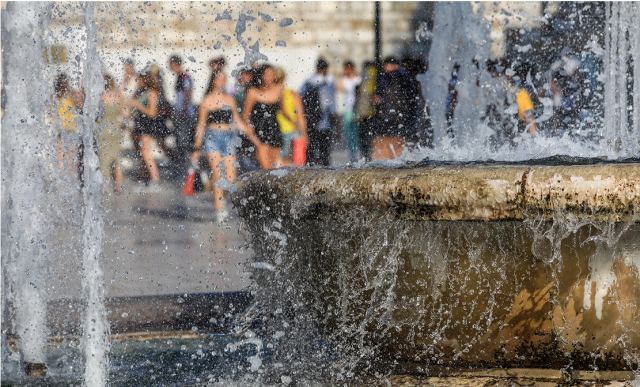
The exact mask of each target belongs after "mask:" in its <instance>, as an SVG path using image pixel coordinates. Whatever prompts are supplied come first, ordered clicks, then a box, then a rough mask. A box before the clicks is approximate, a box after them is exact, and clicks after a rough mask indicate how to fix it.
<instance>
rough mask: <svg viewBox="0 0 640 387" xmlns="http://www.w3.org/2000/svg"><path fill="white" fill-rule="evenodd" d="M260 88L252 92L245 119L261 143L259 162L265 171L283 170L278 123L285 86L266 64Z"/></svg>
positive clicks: (246, 102)
mask: <svg viewBox="0 0 640 387" xmlns="http://www.w3.org/2000/svg"><path fill="white" fill-rule="evenodd" d="M258 79H259V82H260V83H259V85H258V86H257V87H254V88H251V89H249V91H247V96H246V98H245V101H244V108H243V109H242V118H243V119H244V121H245V122H246V123H247V126H249V127H251V128H253V132H255V135H256V137H257V139H258V140H259V142H258V144H256V158H257V160H258V164H260V167H261V168H263V169H270V168H279V167H280V166H282V159H281V158H280V148H281V147H282V135H281V134H280V127H279V126H278V121H276V114H277V112H278V110H279V109H280V99H281V96H282V87H283V85H282V84H279V83H277V82H276V73H275V71H274V68H273V67H272V66H271V65H269V64H265V65H263V66H262V67H261V68H260V69H259V74H258Z"/></svg>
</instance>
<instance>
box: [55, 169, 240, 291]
mask: <svg viewBox="0 0 640 387" xmlns="http://www.w3.org/2000/svg"><path fill="white" fill-rule="evenodd" d="M228 207H229V210H230V217H229V219H228V220H227V221H226V222H225V223H223V224H218V223H217V222H216V220H215V213H214V211H213V205H212V202H211V193H210V192H198V193H196V194H195V195H194V196H192V197H185V196H183V195H182V193H181V187H180V185H179V183H177V182H163V183H161V185H160V187H158V189H149V188H148V187H146V186H144V184H142V183H138V182H134V181H127V182H126V184H125V189H124V192H123V193H122V194H119V195H116V194H111V193H109V194H107V195H106V196H105V201H104V209H105V214H106V215H105V227H104V243H103V264H102V267H103V270H104V283H105V296H106V297H126V296H149V295H166V294H189V293H212V292H234V291H240V290H244V289H246V287H247V286H248V284H249V277H248V274H247V273H246V272H245V270H244V263H245V262H246V259H247V258H248V257H249V256H250V255H251V251H250V250H249V249H248V247H247V242H246V240H247V238H246V237H245V236H244V235H243V234H242V233H241V231H240V225H239V220H238V218H237V215H236V214H235V211H234V210H233V209H232V208H231V204H230V203H229V205H228ZM80 229H81V228H80V227H79V225H77V226H76V227H71V228H69V227H63V228H61V229H60V230H59V231H58V233H59V235H58V238H57V239H58V240H59V241H60V246H61V245H65V244H66V247H65V248H58V251H61V252H62V253H60V254H57V255H56V257H55V259H52V260H51V263H50V268H49V273H50V276H49V286H48V289H49V297H50V300H54V299H60V298H77V297H78V295H79V294H80V289H81V288H80V283H81V278H80V273H81V263H80V262H81V260H80V255H79V254H78V252H80V251H81V245H80V244H79V243H80V242H79V241H78V239H79V238H77V237H76V238H72V237H70V236H71V234H73V233H77V232H80ZM74 239H75V242H65V241H73V240H74Z"/></svg>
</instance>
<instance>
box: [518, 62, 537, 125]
mask: <svg viewBox="0 0 640 387" xmlns="http://www.w3.org/2000/svg"><path fill="white" fill-rule="evenodd" d="M530 72H531V66H530V65H528V64H521V65H520V66H519V67H518V68H517V69H516V73H515V75H516V78H512V82H514V83H515V85H516V104H517V105H518V119H519V120H520V122H522V123H523V124H524V125H525V128H526V130H527V131H528V132H529V133H530V134H531V135H532V136H533V135H535V134H536V133H537V131H538V125H537V124H536V116H535V106H534V104H533V100H532V98H531V97H532V96H531V94H530V92H529V90H527V88H526V87H525V83H526V81H527V77H528V76H529V74H530Z"/></svg>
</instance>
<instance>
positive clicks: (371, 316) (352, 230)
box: [234, 163, 640, 370]
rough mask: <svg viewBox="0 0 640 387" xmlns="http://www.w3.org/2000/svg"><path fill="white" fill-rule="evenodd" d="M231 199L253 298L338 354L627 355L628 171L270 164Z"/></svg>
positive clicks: (632, 277) (592, 361) (570, 361)
mask: <svg viewBox="0 0 640 387" xmlns="http://www.w3.org/2000/svg"><path fill="white" fill-rule="evenodd" d="M234 203H235V204H236V206H237V207H238V209H239V211H240V215H241V216H242V218H243V219H244V220H245V224H246V226H247V228H248V230H249V233H250V235H251V238H252V245H253V249H254V251H255V252H256V258H255V259H256V261H259V262H261V264H259V265H256V266H257V267H262V268H264V267H265V266H267V267H270V268H272V270H256V273H255V278H256V282H257V284H258V293H260V291H262V292H263V293H264V296H265V297H266V298H275V299H279V300H280V301H279V302H281V303H282V304H283V305H285V304H286V305H289V307H290V308H292V310H296V311H297V313H300V312H301V311H302V310H303V309H304V310H306V311H307V312H308V313H309V315H310V316H311V319H312V320H314V321H315V324H316V325H317V326H318V330H319V332H323V334H325V335H326V336H327V337H328V338H329V340H331V342H332V343H333V344H334V345H335V346H336V347H338V348H340V349H341V351H342V352H343V353H344V354H345V355H346V356H353V358H354V359H355V358H362V357H363V355H362V354H363V353H369V354H370V358H372V359H381V358H389V357H390V358H393V359H395V360H396V361H397V362H399V363H401V364H405V365H411V366H415V367H417V369H418V370H428V369H433V367H440V366H456V367H464V368H467V367H487V366H505V367H554V368H555V367H559V368H561V367H565V366H570V367H573V368H581V369H612V370H629V369H634V368H635V367H637V365H638V363H639V359H640V275H639V271H640V223H638V222H639V221H640V164H636V163H626V164H596V165H583V166H526V165H467V166H428V167H421V168H405V169H358V170H316V169H306V170H278V171H271V172H258V173H253V174H250V175H246V176H244V177H243V178H242V179H241V183H240V185H239V189H238V191H237V192H236V194H235V196H234ZM265 263H267V264H268V265H265ZM285 309H286V306H285ZM358 356H359V357H358Z"/></svg>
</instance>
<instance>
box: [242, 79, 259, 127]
mask: <svg viewBox="0 0 640 387" xmlns="http://www.w3.org/2000/svg"><path fill="white" fill-rule="evenodd" d="M255 104H256V91H255V89H253V88H252V89H249V90H247V95H246V96H245V99H244V107H243V108H242V120H243V121H244V123H245V125H246V126H247V127H252V128H253V126H252V125H251V121H250V120H249V118H250V117H251V111H252V110H253V107H254V106H255Z"/></svg>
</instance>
